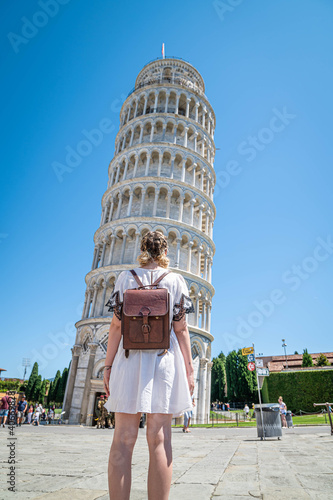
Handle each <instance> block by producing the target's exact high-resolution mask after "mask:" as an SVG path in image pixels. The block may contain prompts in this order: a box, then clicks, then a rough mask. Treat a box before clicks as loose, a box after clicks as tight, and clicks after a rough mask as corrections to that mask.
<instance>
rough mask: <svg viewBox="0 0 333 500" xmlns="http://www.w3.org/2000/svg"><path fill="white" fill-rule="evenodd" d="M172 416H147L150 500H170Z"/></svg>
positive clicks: (160, 414) (153, 414)
mask: <svg viewBox="0 0 333 500" xmlns="http://www.w3.org/2000/svg"><path fill="white" fill-rule="evenodd" d="M171 420H172V414H165V413H150V414H149V413H148V414H147V442H148V448H149V470H148V500H168V498H169V493H170V486H171V478H172V447H171Z"/></svg>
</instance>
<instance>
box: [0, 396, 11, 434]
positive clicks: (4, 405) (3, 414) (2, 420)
mask: <svg viewBox="0 0 333 500" xmlns="http://www.w3.org/2000/svg"><path fill="white" fill-rule="evenodd" d="M8 394H9V391H7V392H6V395H5V396H4V397H3V398H1V401H0V404H1V407H0V426H1V425H2V427H5V425H6V421H7V417H8V412H9V404H10V402H11V398H10V397H9V396H8Z"/></svg>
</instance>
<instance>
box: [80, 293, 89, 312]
mask: <svg viewBox="0 0 333 500" xmlns="http://www.w3.org/2000/svg"><path fill="white" fill-rule="evenodd" d="M87 300H88V290H86V291H85V294H84V304H83V309H82V316H81V319H85V315H84V314H85V311H86V308H87Z"/></svg>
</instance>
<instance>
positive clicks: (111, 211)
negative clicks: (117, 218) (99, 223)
mask: <svg viewBox="0 0 333 500" xmlns="http://www.w3.org/2000/svg"><path fill="white" fill-rule="evenodd" d="M113 208H114V199H113V197H112V200H111V205H110V212H109V220H108V222H111V221H112V214H113Z"/></svg>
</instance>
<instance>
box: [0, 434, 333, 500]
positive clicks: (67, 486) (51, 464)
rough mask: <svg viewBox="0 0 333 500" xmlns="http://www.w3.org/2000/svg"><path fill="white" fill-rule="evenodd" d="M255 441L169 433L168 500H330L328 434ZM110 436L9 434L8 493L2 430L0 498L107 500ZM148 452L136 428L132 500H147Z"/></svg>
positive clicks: (331, 443) (332, 464) (332, 441)
mask: <svg viewBox="0 0 333 500" xmlns="http://www.w3.org/2000/svg"><path fill="white" fill-rule="evenodd" d="M283 432H284V434H283V437H282V439H281V440H277V439H273V438H272V439H269V440H267V441H260V440H258V439H257V437H256V429H255V428H247V429H245V428H242V429H237V428H232V429H228V428H226V429H221V428H220V429H217V428H209V429H204V428H194V429H193V428H192V432H191V434H184V433H183V432H182V431H181V429H178V428H177V429H173V437H172V439H173V454H174V468H173V484H172V488H171V495H170V499H171V500H180V499H183V498H191V499H193V500H209V499H213V500H218V499H222V498H224V499H228V500H232V499H235V500H243V499H246V498H247V499H249V498H260V499H265V500H266V499H267V500H275V499H279V500H280V499H281V498H285V499H288V500H292V499H295V500H296V499H297V500H302V499H325V500H327V499H333V459H332V458H333V454H332V448H333V437H331V435H330V428H329V427H328V426H323V427H307V428H304V427H303V428H295V429H284V430H283ZM112 435H113V430H110V429H100V430H97V429H96V428H91V427H79V426H39V427H31V426H23V427H21V428H17V429H16V430H15V437H16V438H17V440H16V452H17V458H18V463H17V469H16V475H17V483H16V484H17V491H16V493H10V492H8V491H6V479H5V474H7V472H8V464H7V451H6V444H7V443H8V442H9V440H8V439H7V438H9V432H8V429H3V428H1V429H0V439H1V467H2V471H1V472H2V473H1V483H0V499H1V500H5V499H8V498H15V499H27V500H28V499H41V500H42V499H43V500H44V499H45V500H46V499H50V500H55V499H59V500H76V499H80V500H93V499H100V500H102V499H103V500H107V499H108V498H109V497H108V492H107V461H108V453H109V449H110V444H111V441H112ZM147 465H148V450H147V445H146V440H145V429H139V437H138V442H137V444H136V447H135V451H134V456H133V479H132V494H131V499H133V500H139V499H146V498H147V494H146V476H147Z"/></svg>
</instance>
